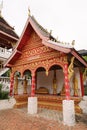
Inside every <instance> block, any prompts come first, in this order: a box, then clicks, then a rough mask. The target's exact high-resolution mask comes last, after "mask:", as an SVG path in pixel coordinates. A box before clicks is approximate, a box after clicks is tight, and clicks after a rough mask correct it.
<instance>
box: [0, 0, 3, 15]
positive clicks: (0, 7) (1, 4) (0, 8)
mask: <svg viewBox="0 0 87 130" xmlns="http://www.w3.org/2000/svg"><path fill="white" fill-rule="evenodd" d="M2 9H3V0H2V2H1V3H0V17H1V12H2Z"/></svg>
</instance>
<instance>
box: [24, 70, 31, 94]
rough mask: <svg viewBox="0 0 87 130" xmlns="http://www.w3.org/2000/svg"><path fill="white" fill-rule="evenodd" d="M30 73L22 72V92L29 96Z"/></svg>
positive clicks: (27, 71) (28, 71)
mask: <svg viewBox="0 0 87 130" xmlns="http://www.w3.org/2000/svg"><path fill="white" fill-rule="evenodd" d="M31 78H32V76H31V71H30V70H28V69H27V70H25V71H24V72H23V88H24V91H23V93H24V94H27V93H28V94H30V93H31Z"/></svg>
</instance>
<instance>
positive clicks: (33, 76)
mask: <svg viewBox="0 0 87 130" xmlns="http://www.w3.org/2000/svg"><path fill="white" fill-rule="evenodd" d="M31 85H32V86H31V97H34V96H35V73H32V84H31Z"/></svg>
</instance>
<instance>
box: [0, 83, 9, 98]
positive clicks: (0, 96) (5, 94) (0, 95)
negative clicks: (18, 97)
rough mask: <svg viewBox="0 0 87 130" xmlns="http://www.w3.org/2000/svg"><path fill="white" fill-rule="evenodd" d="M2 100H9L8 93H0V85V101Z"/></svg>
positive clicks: (0, 90)
mask: <svg viewBox="0 0 87 130" xmlns="http://www.w3.org/2000/svg"><path fill="white" fill-rule="evenodd" d="M2 99H9V92H8V91H2V84H0V100H2Z"/></svg>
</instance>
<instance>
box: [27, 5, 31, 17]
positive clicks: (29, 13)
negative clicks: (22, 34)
mask: <svg viewBox="0 0 87 130" xmlns="http://www.w3.org/2000/svg"><path fill="white" fill-rule="evenodd" d="M28 16H31V11H30V7H28Z"/></svg>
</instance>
